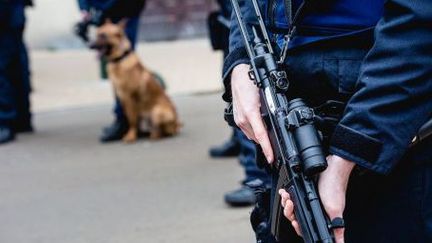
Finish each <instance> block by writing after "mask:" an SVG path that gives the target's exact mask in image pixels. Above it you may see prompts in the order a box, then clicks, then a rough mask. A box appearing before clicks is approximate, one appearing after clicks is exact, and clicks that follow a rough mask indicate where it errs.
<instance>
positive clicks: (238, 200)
mask: <svg viewBox="0 0 432 243" xmlns="http://www.w3.org/2000/svg"><path fill="white" fill-rule="evenodd" d="M217 2H218V4H219V6H220V11H216V12H213V13H211V14H210V16H209V21H208V23H209V30H210V40H211V43H212V47H213V49H214V50H221V51H223V53H224V58H225V57H226V56H227V55H228V53H229V51H228V47H229V41H228V40H229V32H230V31H229V28H230V18H231V13H232V7H231V2H230V1H229V0H218V1H217ZM255 149H256V148H255V144H254V143H253V142H252V141H250V140H249V139H248V138H247V137H246V135H245V134H244V133H243V132H242V131H241V130H240V129H237V128H233V132H232V135H231V138H230V139H229V140H228V141H227V142H225V144H223V145H221V146H218V147H213V148H211V149H210V151H209V152H210V156H211V157H213V158H220V157H230V156H238V158H239V161H240V164H241V165H242V166H243V168H244V171H245V179H244V180H243V181H242V183H241V186H240V188H238V189H236V190H233V191H231V192H228V193H226V194H225V197H224V199H225V202H226V203H227V204H229V205H231V206H248V205H253V204H254V203H255V202H256V196H255V193H254V191H253V190H252V189H251V188H250V187H249V186H247V184H248V183H250V182H252V181H254V182H258V183H259V184H261V186H264V187H265V186H270V176H269V175H267V174H266V172H265V171H264V170H262V169H260V168H258V166H257V164H256V162H255V153H256V151H255Z"/></svg>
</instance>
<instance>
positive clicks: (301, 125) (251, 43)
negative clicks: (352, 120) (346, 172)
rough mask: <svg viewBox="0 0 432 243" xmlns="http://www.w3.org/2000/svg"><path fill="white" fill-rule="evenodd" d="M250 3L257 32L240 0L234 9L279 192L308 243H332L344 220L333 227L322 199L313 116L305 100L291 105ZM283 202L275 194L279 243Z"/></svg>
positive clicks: (322, 165)
mask: <svg viewBox="0 0 432 243" xmlns="http://www.w3.org/2000/svg"><path fill="white" fill-rule="evenodd" d="M251 1H252V3H253V6H254V9H255V12H256V15H257V19H258V22H259V26H255V25H249V26H247V25H246V23H245V22H244V20H243V16H242V14H241V10H240V6H239V3H238V0H231V3H232V5H233V9H234V11H235V15H236V17H237V21H238V24H239V27H240V31H241V33H242V35H243V39H244V42H245V46H246V50H247V53H248V55H249V58H250V64H251V71H250V72H249V76H250V78H251V79H252V80H253V81H254V83H255V84H256V85H257V86H258V87H259V90H260V96H261V100H262V104H263V105H262V107H261V113H262V114H263V117H264V120H265V122H266V127H267V130H268V132H269V135H270V140H271V145H272V148H273V150H274V153H275V162H274V165H273V168H274V169H275V171H277V172H278V174H279V179H278V185H277V190H279V189H280V188H283V189H285V190H287V192H288V193H289V194H290V196H291V200H293V202H294V211H295V215H296V218H297V220H298V222H299V224H300V227H301V231H302V235H303V239H304V241H305V242H307V243H310V242H326V243H330V242H334V237H333V233H332V228H336V227H343V220H342V219H340V218H337V219H335V220H333V221H332V222H330V220H329V219H328V217H327V215H326V214H325V212H324V210H323V207H322V205H321V202H320V199H319V195H318V191H317V187H316V183H315V182H316V176H317V175H318V174H319V173H320V172H322V171H323V170H325V169H326V168H327V161H326V159H325V155H324V153H323V150H322V147H321V141H320V138H319V135H318V132H317V130H316V128H315V126H314V117H315V115H314V112H313V110H312V109H311V108H309V107H308V106H307V105H306V104H305V102H304V101H303V100H302V99H293V100H288V99H287V97H286V95H285V93H286V91H287V90H288V88H289V81H288V79H287V75H286V73H285V71H283V70H281V69H280V68H279V67H278V64H277V62H276V61H275V56H274V52H273V49H272V46H271V44H270V39H269V37H268V33H267V30H266V28H265V26H264V22H263V19H262V16H261V13H260V9H259V6H258V3H257V1H256V0H251ZM247 27H250V28H251V32H252V36H251V35H250V34H249V32H248V31H247V29H246V28H247ZM277 190H276V192H277ZM280 201H281V198H280V196H279V194H278V193H275V197H274V201H273V205H272V207H273V209H272V213H271V222H270V223H271V231H272V234H273V235H274V236H275V238H276V240H279V239H281V238H283V237H282V236H283V234H284V232H286V229H283V228H281V226H282V225H283V224H282V223H281V222H282V221H283V220H284V215H283V208H282V207H281V205H280Z"/></svg>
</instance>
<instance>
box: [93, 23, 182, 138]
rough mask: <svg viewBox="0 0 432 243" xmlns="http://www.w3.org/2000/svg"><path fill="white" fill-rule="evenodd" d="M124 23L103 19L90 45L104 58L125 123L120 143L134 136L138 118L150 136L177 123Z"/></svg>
mask: <svg viewBox="0 0 432 243" xmlns="http://www.w3.org/2000/svg"><path fill="white" fill-rule="evenodd" d="M125 25H126V22H125V21H121V22H120V23H119V24H113V23H111V21H107V22H105V24H103V25H102V26H101V27H99V28H98V30H97V39H96V41H95V42H94V43H93V44H92V45H91V48H93V49H97V50H98V51H99V53H100V54H101V55H103V56H104V57H105V58H106V59H107V60H108V75H109V78H110V79H111V80H112V82H113V84H114V90H115V93H116V94H117V96H118V98H119V99H120V102H121V104H122V107H123V110H124V111H125V114H126V117H127V119H128V122H129V130H128V132H127V133H126V135H125V136H124V137H123V141H124V142H134V141H135V140H136V139H137V134H138V127H139V121H140V118H145V119H148V120H149V124H150V138H151V139H157V138H160V137H162V136H172V135H175V134H177V133H178V131H179V128H180V124H179V122H178V117H177V112H176V110H175V107H174V105H173V103H172V102H171V101H170V99H169V98H168V96H167V95H166V94H165V92H164V90H163V88H162V87H161V85H160V84H159V83H158V82H157V81H156V79H155V77H154V76H153V74H152V73H151V72H149V70H147V69H146V68H145V67H144V66H143V65H142V64H141V62H140V61H139V58H138V56H137V55H136V54H135V53H134V52H133V51H132V49H131V44H130V42H129V40H128V39H127V37H126V35H125V33H124V28H125Z"/></svg>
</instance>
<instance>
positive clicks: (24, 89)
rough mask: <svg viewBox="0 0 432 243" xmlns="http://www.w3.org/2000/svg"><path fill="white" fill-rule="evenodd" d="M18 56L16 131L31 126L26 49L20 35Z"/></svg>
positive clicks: (28, 128) (27, 129)
mask: <svg viewBox="0 0 432 243" xmlns="http://www.w3.org/2000/svg"><path fill="white" fill-rule="evenodd" d="M19 45H20V47H19V49H20V50H19V52H20V53H19V58H18V60H17V61H16V70H15V72H16V74H15V75H16V80H17V83H16V102H17V103H16V105H17V118H16V129H17V131H29V130H31V129H32V127H31V111H30V92H31V83H30V68H29V59H28V54H27V49H26V46H25V44H24V41H23V39H22V36H21V41H20V43H19Z"/></svg>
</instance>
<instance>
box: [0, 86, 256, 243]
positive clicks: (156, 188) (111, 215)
mask: <svg viewBox="0 0 432 243" xmlns="http://www.w3.org/2000/svg"><path fill="white" fill-rule="evenodd" d="M174 102H175V103H176V105H177V108H178V111H179V114H180V117H181V120H182V122H183V123H184V127H183V129H182V131H181V133H180V134H179V135H178V136H176V137H174V138H168V139H163V140H159V141H149V140H147V139H143V140H140V141H138V142H137V143H135V144H132V145H125V144H123V143H112V144H108V145H102V144H100V143H99V142H98V140H97V137H98V135H99V133H100V127H101V124H104V123H106V120H109V119H111V118H110V114H109V112H107V111H108V110H109V109H110V107H109V106H108V105H103V106H90V107H86V108H82V109H67V110H64V111H49V112H39V113H37V114H36V115H35V125H36V128H37V132H36V133H35V134H33V135H20V136H18V140H17V141H16V142H14V143H11V144H8V145H5V146H0V194H1V197H0V215H1V216H0V225H1V227H0V242H2V243H171V242H176V243H221V242H223V243H248V242H249V243H250V242H254V239H253V238H254V237H253V234H252V230H251V228H250V224H249V211H250V208H242V209H232V208H229V207H227V206H226V205H225V203H224V202H223V194H224V193H225V192H227V191H229V190H232V189H234V188H237V187H238V186H239V183H238V182H239V181H240V180H241V179H242V177H243V171H242V169H241V167H240V166H239V165H238V162H237V161H236V159H225V160H211V159H210V158H209V157H208V154H207V150H208V148H209V146H211V145H214V144H217V143H220V142H221V141H223V140H224V139H226V138H227V137H228V136H229V133H230V130H229V128H228V127H227V126H226V124H225V122H224V121H223V120H222V115H221V113H222V110H223V104H222V102H220V94H213V95H199V96H197V95H195V96H183V97H177V98H174ZM197 104H199V105H197Z"/></svg>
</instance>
